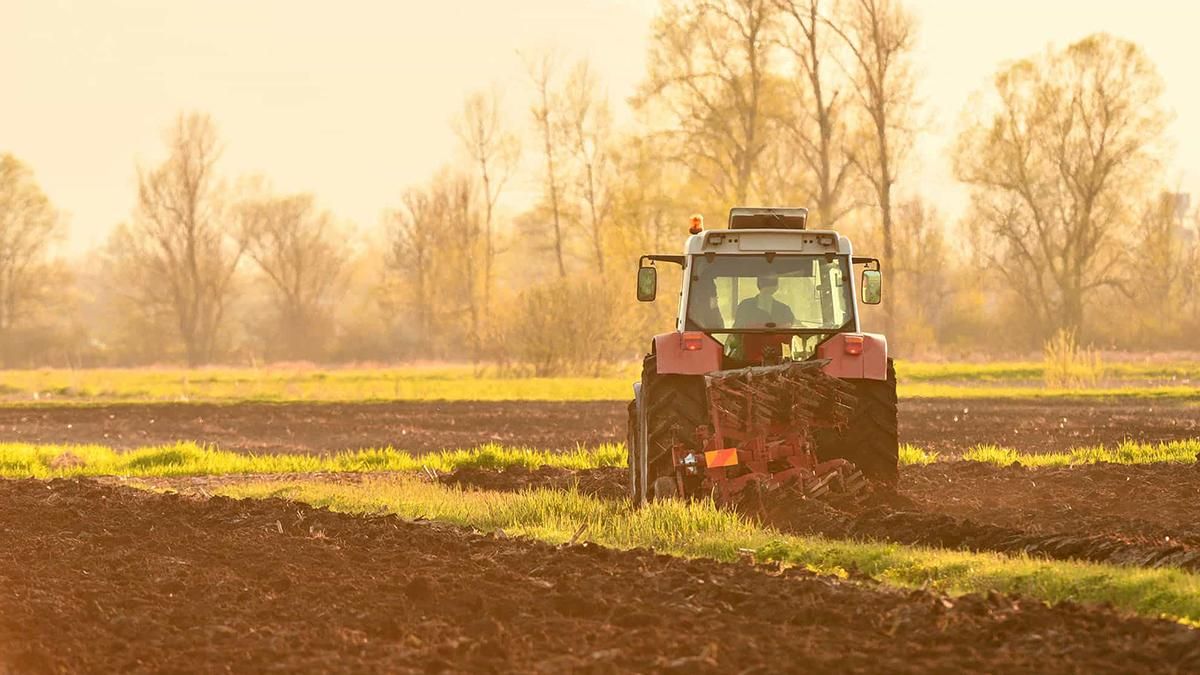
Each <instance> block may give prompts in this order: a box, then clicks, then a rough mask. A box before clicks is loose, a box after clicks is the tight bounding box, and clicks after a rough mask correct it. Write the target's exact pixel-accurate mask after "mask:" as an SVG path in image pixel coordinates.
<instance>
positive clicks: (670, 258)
mask: <svg viewBox="0 0 1200 675" xmlns="http://www.w3.org/2000/svg"><path fill="white" fill-rule="evenodd" d="M647 260H649V261H651V262H669V263H675V264H676V265H679V266H680V267H683V266H685V265H686V264H687V258H686V257H684V256H681V255H665V254H659V253H654V254H650V255H644V256H642V257H641V258H638V267H645V266H646V261H647Z"/></svg>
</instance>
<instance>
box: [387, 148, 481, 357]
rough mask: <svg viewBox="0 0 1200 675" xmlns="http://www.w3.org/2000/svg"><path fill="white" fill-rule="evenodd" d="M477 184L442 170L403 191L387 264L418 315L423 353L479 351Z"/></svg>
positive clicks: (461, 175)
mask: <svg viewBox="0 0 1200 675" xmlns="http://www.w3.org/2000/svg"><path fill="white" fill-rule="evenodd" d="M476 194H477V189H476V185H475V184H474V183H473V182H472V180H471V177H470V176H468V175H466V174H465V173H462V172H458V171H453V170H450V169H442V170H441V171H439V172H438V174H437V175H436V176H435V177H434V179H433V180H432V181H431V182H430V184H429V185H428V187H426V188H423V189H413V190H409V191H408V193H406V195H405V198H404V201H405V208H404V210H402V211H400V212H399V213H396V214H393V215H392V217H393V219H394V221H395V222H396V223H397V228H396V232H395V239H394V242H393V245H392V253H391V255H390V258H389V260H388V266H389V267H390V268H391V269H392V271H393V272H394V273H395V274H396V275H397V276H399V277H400V278H401V279H402V281H404V283H405V285H406V289H405V292H404V297H405V298H408V302H407V303H405V304H406V305H408V307H410V308H411V309H412V311H413V312H414V314H415V315H416V318H417V325H418V326H419V329H420V330H419V332H420V334H419V335H418V336H417V337H418V339H420V340H422V341H424V343H425V344H426V345H428V347H427V350H428V351H427V353H429V352H433V353H440V354H449V355H461V353H462V349H461V346H462V345H464V344H465V345H466V346H467V348H468V350H469V352H470V355H471V358H472V359H473V360H476V361H478V359H479V358H480V354H481V353H482V348H483V344H482V313H481V311H480V298H481V286H482V279H481V277H482V275H481V271H482V270H481V269H480V267H479V265H478V259H479V257H480V252H481V250H482V248H483V246H484V241H483V228H482V227H481V224H480V220H481V219H480V215H479V205H478V204H477V203H476V200H475V195H476Z"/></svg>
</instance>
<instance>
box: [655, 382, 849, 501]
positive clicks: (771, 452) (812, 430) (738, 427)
mask: <svg viewBox="0 0 1200 675" xmlns="http://www.w3.org/2000/svg"><path fill="white" fill-rule="evenodd" d="M827 363H828V362H827V361H801V362H792V363H786V364H780V365H777V366H765V367H760V368H742V369H738V370H730V371H718V372H716V373H712V374H710V375H706V376H705V378H704V380H705V387H706V390H707V394H708V405H709V413H710V419H711V420H712V430H711V433H710V432H709V430H708V427H705V426H702V427H700V428H699V429H698V430H697V433H698V434H699V440H700V441H701V443H702V444H703V446H704V447H705V448H711V449H709V450H707V451H706V452H704V463H705V469H706V471H705V472H704V476H705V477H706V479H707V481H708V483H709V485H707V486H704V487H707V488H708V489H709V491H710V492H712V493H714V494H715V495H716V497H717V498H718V499H719V500H721V501H730V500H732V499H733V498H734V497H735V496H737V495H740V494H742V493H744V491H745V490H746V489H747V488H748V487H753V488H755V489H756V490H758V491H760V492H761V491H768V492H769V491H775V490H781V489H786V490H788V491H790V492H794V493H796V494H797V495H799V496H801V497H820V496H823V495H824V494H826V493H828V492H830V491H831V490H832V491H836V492H840V493H853V492H856V491H858V490H859V489H860V488H861V487H862V486H863V485H864V482H865V481H864V478H863V475H862V472H861V471H859V470H858V468H857V467H855V466H854V464H853V463H851V462H849V461H847V460H845V459H837V458H835V459H830V460H826V461H820V460H819V459H818V458H817V454H816V441H815V436H816V431H817V430H818V429H828V430H832V431H842V430H844V429H845V428H846V427H847V426H848V425H849V423H850V416H851V413H852V412H853V410H854V404H855V401H856V397H855V395H854V392H853V388H852V387H851V386H850V385H848V384H847V383H846V382H844V381H842V380H839V379H837V378H834V377H830V376H828V375H826V374H825V373H824V372H822V370H821V368H822V367H823V366H825V365H827ZM706 436H707V438H706ZM679 452H683V450H682V449H681V448H678V447H677V448H676V449H675V459H676V464H677V465H678V464H680V463H682V464H683V465H684V466H685V467H686V466H689V462H690V461H691V460H694V457H693V456H692V455H690V454H689V455H685V456H684V457H682V458H680V457H678V453H679ZM697 468H698V467H697ZM697 473H699V471H697Z"/></svg>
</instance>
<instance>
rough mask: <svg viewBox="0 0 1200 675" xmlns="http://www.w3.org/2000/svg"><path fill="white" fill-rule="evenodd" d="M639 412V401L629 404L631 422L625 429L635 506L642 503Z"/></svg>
mask: <svg viewBox="0 0 1200 675" xmlns="http://www.w3.org/2000/svg"><path fill="white" fill-rule="evenodd" d="M639 433H640V432H639V431H638V411H637V399H634V400H632V401H630V402H629V422H628V424H627V426H626V428H625V448H626V453H625V460H626V462H627V464H628V466H629V498H630V499H632V500H633V503H634V504H641V503H642V483H641V481H640V480H638V456H637V447H638V446H637V444H638V441H639V439H638V435H639Z"/></svg>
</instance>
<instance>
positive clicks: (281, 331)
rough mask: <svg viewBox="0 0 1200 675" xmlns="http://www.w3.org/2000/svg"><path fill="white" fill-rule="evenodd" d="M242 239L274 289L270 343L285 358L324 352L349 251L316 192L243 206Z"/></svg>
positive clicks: (240, 213)
mask: <svg viewBox="0 0 1200 675" xmlns="http://www.w3.org/2000/svg"><path fill="white" fill-rule="evenodd" d="M238 216H239V220H240V224H241V233H240V234H241V238H242V241H244V242H245V245H246V254H247V255H248V257H249V258H250V259H251V260H253V261H254V263H255V264H256V266H257V267H258V269H259V270H260V271H261V272H262V274H263V276H264V277H265V278H266V280H267V282H268V284H269V286H270V288H271V298H272V300H271V301H272V304H273V305H274V310H275V313H276V324H275V330H274V331H273V333H274V334H273V335H271V336H270V341H269V344H271V345H272V349H271V351H273V352H275V353H276V354H278V355H281V356H283V357H284V358H312V357H314V356H318V355H320V354H322V353H323V350H324V347H325V346H326V344H325V343H326V341H327V340H328V338H329V337H330V330H329V329H330V326H331V325H332V314H333V307H332V304H333V302H334V300H335V299H336V294H337V291H338V288H339V285H340V283H341V281H342V273H343V271H344V268H345V265H346V261H347V259H348V257H349V247H348V245H347V243H346V239H345V237H344V236H343V233H342V232H340V231H339V229H338V228H337V227H336V226H335V224H334V222H333V217H332V216H331V215H330V214H329V212H327V211H321V210H319V209H318V208H317V206H316V203H315V200H314V198H313V196H312V195H311V194H296V195H288V196H271V195H262V196H257V197H253V198H251V199H249V200H246V201H244V202H242V203H241V204H239V206H238Z"/></svg>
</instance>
